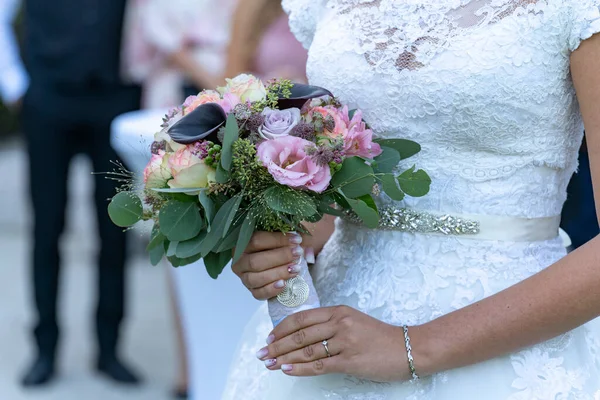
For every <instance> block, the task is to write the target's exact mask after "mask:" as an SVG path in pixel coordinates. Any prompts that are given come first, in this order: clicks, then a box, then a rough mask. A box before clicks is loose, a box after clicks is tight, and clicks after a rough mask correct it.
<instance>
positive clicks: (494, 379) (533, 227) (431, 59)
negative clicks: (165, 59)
mask: <svg viewBox="0 0 600 400" xmlns="http://www.w3.org/2000/svg"><path fill="white" fill-rule="evenodd" d="M284 7H285V8H286V9H287V11H288V12H289V14H290V23H291V26H292V30H293V31H294V32H295V34H296V35H297V36H298V38H299V39H300V40H301V41H302V42H303V44H304V45H305V46H306V47H307V48H309V61H308V75H309V77H310V81H311V83H312V84H315V85H319V86H323V87H326V88H328V89H330V90H332V91H333V93H335V94H336V95H337V96H339V98H340V99H341V101H342V102H344V103H349V104H351V105H353V106H356V107H358V108H360V109H362V110H363V111H364V115H365V120H366V121H368V123H369V124H370V125H371V128H372V129H373V131H374V132H376V133H377V134H378V135H380V136H381V137H386V138H408V139H412V140H415V141H417V142H419V143H420V144H421V145H422V147H423V151H422V152H421V153H420V155H419V156H418V158H417V159H416V160H414V162H416V163H417V165H419V167H420V168H423V169H425V170H426V171H427V172H428V173H429V174H430V175H431V178H432V181H433V183H432V187H431V192H430V194H429V195H427V196H425V197H423V198H419V199H412V198H411V199H407V200H406V201H405V202H402V203H394V202H392V201H390V200H389V199H387V198H385V197H384V196H382V197H381V198H380V208H381V209H385V208H387V209H388V210H399V209H400V208H401V207H402V208H407V209H409V210H410V211H409V212H410V213H412V214H414V215H417V216H418V218H417V223H415V224H414V225H412V226H411V227H410V228H406V226H404V227H401V226H398V225H396V226H395V229H386V230H370V229H367V228H364V227H361V226H358V225H354V224H352V223H350V222H346V221H343V220H337V221H336V222H335V229H334V227H333V226H332V224H331V221H330V220H325V221H322V222H321V223H319V225H318V226H316V227H314V228H313V231H314V234H313V236H310V237H304V238H300V237H296V236H287V237H286V236H283V235H281V234H275V233H257V234H256V235H255V237H254V240H253V242H252V243H253V245H252V246H251V247H250V248H249V250H248V251H247V254H245V256H244V257H243V258H242V259H241V260H240V261H239V262H238V263H237V264H236V265H234V267H233V268H234V271H235V272H236V274H237V275H238V276H240V277H241V280H242V282H243V283H244V285H245V286H247V287H248V288H249V289H250V290H251V291H252V293H253V295H254V296H255V297H256V298H258V299H266V298H270V297H273V296H275V295H276V294H278V293H279V292H280V291H281V289H280V287H281V286H282V283H283V280H285V279H288V278H289V277H290V276H291V275H293V274H294V263H293V261H294V259H295V258H297V256H298V254H299V251H298V250H299V248H298V247H297V246H298V245H297V243H298V242H299V241H300V240H301V239H303V240H304V243H303V244H302V246H304V247H305V248H306V247H313V248H315V249H316V250H317V252H318V251H319V250H321V249H322V250H321V251H320V254H319V256H318V259H317V262H316V265H315V266H314V268H313V269H312V275H313V278H314V280H315V285H316V287H317V291H318V293H319V296H320V299H321V303H322V304H323V306H324V307H323V308H320V309H316V310H311V311H304V312H301V313H299V314H296V315H294V316H292V317H289V318H288V319H286V320H285V321H284V322H282V323H281V324H280V325H278V326H277V328H275V329H272V326H270V322H269V320H268V317H267V315H266V312H265V311H264V310H263V311H262V314H260V315H257V316H256V317H255V321H254V323H253V324H252V325H251V326H249V327H248V329H247V331H246V333H245V334H244V338H243V341H242V343H241V345H240V350H239V353H240V354H239V357H238V358H237V360H236V361H235V362H234V364H233V367H232V371H231V376H230V380H229V384H228V388H227V389H226V393H225V398H227V399H236V400H238V399H244V400H246V399H260V400H270V399H294V400H299V399H301V400H308V399H310V400H314V399H336V400H338V399H339V400H342V399H343V400H359V399H362V400H367V399H373V400H375V399H376V400H383V399H415V400H421V399H435V400H449V399H482V398H485V399H489V400H496V399H511V400H532V399H539V400H551V399H590V400H593V399H594V398H595V399H598V398H599V397H600V360H599V356H600V340H598V338H595V337H594V336H593V335H592V332H591V330H590V329H589V328H588V327H587V326H586V325H582V324H584V323H585V322H586V321H589V320H591V319H593V318H594V317H596V316H598V315H599V314H600V289H599V287H600V239H599V238H596V239H595V240H593V241H592V242H591V243H589V244H588V245H586V246H584V247H582V248H580V249H579V250H577V251H575V252H573V253H571V254H569V255H568V256H567V255H566V254H565V250H564V248H563V246H562V243H561V240H560V239H559V236H558V226H559V215H560V212H561V208H562V205H563V202H564V201H565V197H566V191H565V189H566V186H567V183H568V181H569V178H570V177H571V175H572V174H573V172H574V171H575V169H576V167H577V150H578V149H579V146H580V144H581V140H582V135H583V122H585V127H586V131H587V141H588V147H589V151H590V156H591V157H592V168H593V172H594V184H595V187H596V190H597V193H598V191H600V113H599V112H598V107H599V104H600V73H599V71H600V35H596V36H594V34H595V33H597V32H600V11H599V8H600V0H329V1H327V0H284ZM582 116H583V118H582ZM411 161H413V160H411ZM599 205H600V204H599ZM444 216H450V217H454V220H456V219H460V221H462V223H464V222H465V221H468V222H476V223H478V226H479V229H478V233H476V234H472V235H459V234H456V235H453V234H449V235H444V234H440V233H437V234H436V233H431V232H430V229H428V225H430V224H431V223H433V222H436V223H439V224H442V225H444V224H445V225H446V226H447V225H450V222H449V221H452V220H453V218H444ZM460 221H459V222H458V223H459V224H460V223H461V222H460ZM386 222H388V223H391V224H392V225H394V222H393V221H386ZM325 242H326V244H325ZM300 249H301V248H300ZM265 341H266V343H265ZM323 341H326V342H323ZM256 351H258V352H257V353H256V354H255V352H256ZM329 356H330V357H329ZM256 357H258V358H259V359H260V360H261V361H258V360H257V359H256Z"/></svg>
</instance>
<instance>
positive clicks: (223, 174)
mask: <svg viewBox="0 0 600 400" xmlns="http://www.w3.org/2000/svg"><path fill="white" fill-rule="evenodd" d="M215 180H216V181H217V183H227V182H228V181H229V172H228V171H225V169H223V167H222V166H221V164H219V165H218V166H217V172H216V174H215Z"/></svg>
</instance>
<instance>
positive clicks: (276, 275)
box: [240, 263, 299, 298]
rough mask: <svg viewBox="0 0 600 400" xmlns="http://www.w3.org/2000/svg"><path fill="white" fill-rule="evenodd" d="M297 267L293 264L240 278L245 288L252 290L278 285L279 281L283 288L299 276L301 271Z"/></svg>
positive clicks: (247, 273)
mask: <svg viewBox="0 0 600 400" xmlns="http://www.w3.org/2000/svg"><path fill="white" fill-rule="evenodd" d="M297 266H298V264H296V263H292V264H288V265H283V266H281V267H277V268H271V269H268V270H266V271H263V272H246V273H245V274H243V275H242V276H241V277H240V278H241V279H242V283H243V284H244V286H246V287H247V288H248V289H250V290H252V289H260V288H262V287H264V286H268V285H271V284H274V283H277V282H278V281H282V282H279V286H280V287H281V288H283V285H284V284H285V280H288V279H290V278H292V277H294V276H296V275H298V272H299V269H298V268H297ZM269 298H270V297H269Z"/></svg>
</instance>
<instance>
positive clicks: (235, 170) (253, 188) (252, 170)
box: [231, 139, 275, 199]
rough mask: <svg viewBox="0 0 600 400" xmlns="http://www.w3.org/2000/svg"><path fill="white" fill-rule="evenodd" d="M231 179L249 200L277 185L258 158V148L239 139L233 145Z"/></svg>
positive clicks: (245, 140)
mask: <svg viewBox="0 0 600 400" xmlns="http://www.w3.org/2000/svg"><path fill="white" fill-rule="evenodd" d="M231 179H232V181H233V182H235V183H236V184H238V185H240V186H241V187H242V188H244V192H245V196H246V197H247V198H249V199H252V198H255V197H257V196H260V195H261V194H262V193H263V192H264V191H265V190H266V189H268V188H269V187H271V186H273V185H274V184H275V181H274V180H273V177H272V176H271V175H270V174H269V171H267V169H266V168H265V167H263V165H262V163H261V162H260V160H259V159H258V158H257V157H256V147H255V146H254V144H252V142H250V141H249V140H247V139H238V140H236V141H235V143H234V144H233V162H232V167H231Z"/></svg>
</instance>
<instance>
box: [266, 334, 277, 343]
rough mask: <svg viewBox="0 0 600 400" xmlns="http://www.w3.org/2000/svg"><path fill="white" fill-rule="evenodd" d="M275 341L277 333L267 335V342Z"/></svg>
mask: <svg viewBox="0 0 600 400" xmlns="http://www.w3.org/2000/svg"><path fill="white" fill-rule="evenodd" d="M274 341H275V335H269V337H267V344H271V343H273V342H274Z"/></svg>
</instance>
